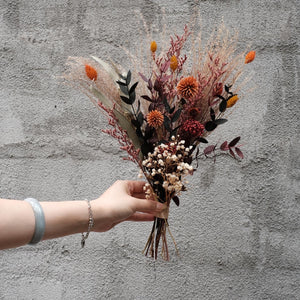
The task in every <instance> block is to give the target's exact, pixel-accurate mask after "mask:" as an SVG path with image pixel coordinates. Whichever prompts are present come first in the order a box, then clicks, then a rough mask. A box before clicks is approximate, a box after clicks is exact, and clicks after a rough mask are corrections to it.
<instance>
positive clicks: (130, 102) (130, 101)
mask: <svg viewBox="0 0 300 300" xmlns="http://www.w3.org/2000/svg"><path fill="white" fill-rule="evenodd" d="M120 97H121V99H122V100H123V101H124V102H125V103H127V104H129V105H131V104H132V103H133V102H132V100H131V99H128V98H127V97H124V96H120Z"/></svg>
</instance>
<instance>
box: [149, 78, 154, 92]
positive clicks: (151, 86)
mask: <svg viewBox="0 0 300 300" xmlns="http://www.w3.org/2000/svg"><path fill="white" fill-rule="evenodd" d="M148 88H149V90H152V88H153V84H152V81H151V79H150V78H149V80H148Z"/></svg>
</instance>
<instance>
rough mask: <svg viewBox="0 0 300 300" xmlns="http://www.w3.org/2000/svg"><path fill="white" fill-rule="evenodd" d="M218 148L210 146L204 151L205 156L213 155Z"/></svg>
mask: <svg viewBox="0 0 300 300" xmlns="http://www.w3.org/2000/svg"><path fill="white" fill-rule="evenodd" d="M215 148H216V146H215V145H210V146H207V147H206V148H205V149H204V150H203V153H204V154H205V155H208V154H210V153H212V152H213V151H214V150H215Z"/></svg>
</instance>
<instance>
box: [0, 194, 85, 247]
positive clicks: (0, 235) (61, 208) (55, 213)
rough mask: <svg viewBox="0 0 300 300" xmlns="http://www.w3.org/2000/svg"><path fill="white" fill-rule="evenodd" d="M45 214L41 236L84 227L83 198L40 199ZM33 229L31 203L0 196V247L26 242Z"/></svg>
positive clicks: (72, 231)
mask: <svg viewBox="0 0 300 300" xmlns="http://www.w3.org/2000/svg"><path fill="white" fill-rule="evenodd" d="M40 204H41V206H42V208H43V211H44V215H45V223H46V227H45V234H44V237H43V239H44V240H45V239H51V238H56V237H61V236H65V235H70V234H74V233H79V232H83V231H86V230H87V226H88V206H87V203H86V201H63V202H40ZM34 229H35V217H34V213H33V210H32V207H31V205H30V204H29V203H27V202H25V201H18V200H5V199H0V249H5V248H12V247H18V246H21V245H25V244H27V243H29V242H30V240H31V238H32V236H33V233H34Z"/></svg>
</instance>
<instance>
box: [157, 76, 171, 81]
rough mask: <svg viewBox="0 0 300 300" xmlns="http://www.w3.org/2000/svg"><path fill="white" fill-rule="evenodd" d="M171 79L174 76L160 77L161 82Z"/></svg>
mask: <svg viewBox="0 0 300 300" xmlns="http://www.w3.org/2000/svg"><path fill="white" fill-rule="evenodd" d="M171 77H172V75H169V76H167V75H165V76H162V77H160V80H161V81H168V80H169V79H170V78H171Z"/></svg>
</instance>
